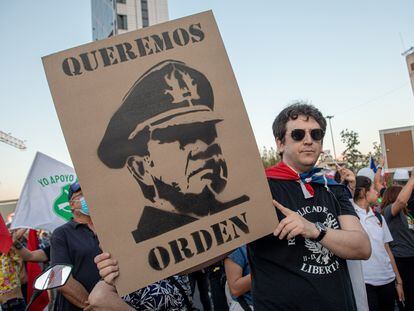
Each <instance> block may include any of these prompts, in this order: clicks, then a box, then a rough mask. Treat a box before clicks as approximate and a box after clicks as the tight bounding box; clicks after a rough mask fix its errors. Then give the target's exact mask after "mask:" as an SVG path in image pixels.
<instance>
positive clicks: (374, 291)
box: [354, 176, 404, 311]
mask: <svg viewBox="0 0 414 311" xmlns="http://www.w3.org/2000/svg"><path fill="white" fill-rule="evenodd" d="M377 199H378V192H377V190H375V187H374V183H373V182H372V181H371V179H369V178H368V177H366V176H357V178H356V187H355V192H354V207H355V211H356V212H357V214H358V216H359V219H360V222H361V225H362V227H363V228H364V229H365V231H366V232H367V234H368V237H369V240H370V242H371V248H372V253H371V256H370V257H369V259H368V260H364V261H362V271H363V275H364V281H365V286H366V289H367V296H368V305H369V310H370V311H376V310H381V311H382V310H384V311H387V310H389V311H392V310H394V302H395V301H394V297H395V289H396V291H397V294H398V300H399V301H404V291H403V288H402V286H401V284H402V280H401V276H400V274H399V272H398V268H397V265H396V263H395V260H394V256H393V254H392V252H391V249H390V246H389V242H391V241H392V240H393V238H392V236H391V233H390V230H389V229H388V226H387V223H386V222H385V219H384V217H383V216H382V215H381V214H380V213H378V212H376V211H373V210H372V209H371V206H372V205H374V204H375V203H376V202H377Z"/></svg>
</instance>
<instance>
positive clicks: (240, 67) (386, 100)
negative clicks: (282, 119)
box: [0, 0, 414, 201]
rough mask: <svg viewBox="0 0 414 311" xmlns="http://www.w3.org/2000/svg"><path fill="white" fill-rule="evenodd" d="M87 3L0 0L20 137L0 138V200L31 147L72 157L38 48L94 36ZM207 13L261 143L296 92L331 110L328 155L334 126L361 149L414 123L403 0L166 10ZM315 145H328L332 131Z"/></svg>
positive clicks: (412, 34) (9, 129) (3, 99)
mask: <svg viewBox="0 0 414 311" xmlns="http://www.w3.org/2000/svg"><path fill="white" fill-rule="evenodd" d="M90 6H91V3H90V1H89V0H70V1H69V0H67V1H63V0H42V1H29V0H25V1H23V0H14V1H0V38H1V40H2V43H1V47H2V48H1V49H0V64H1V66H0V68H1V74H0V131H3V132H6V133H11V134H12V135H13V136H15V137H17V138H20V139H23V140H25V141H26V145H27V150H25V151H21V150H18V149H16V148H13V147H11V146H9V145H7V144H4V143H1V142H0V201H1V200H7V199H16V198H18V197H19V195H20V191H21V189H22V187H23V183H24V181H25V178H26V176H27V174H28V172H29V169H30V166H31V163H32V161H33V159H34V156H35V154H36V152H37V151H40V152H43V153H45V154H47V155H49V156H51V157H53V158H55V159H57V160H59V161H62V162H64V163H66V164H69V165H72V162H71V159H70V156H69V152H68V149H67V147H66V143H65V140H64V137H63V133H62V130H61V128H60V124H59V121H58V118H57V115H56V111H55V108H54V105H53V101H52V98H51V95H50V91H49V88H48V84H47V81H46V78H45V74H44V70H43V66H42V62H41V57H42V56H46V55H49V54H52V53H55V52H59V51H61V50H65V49H68V48H71V47H75V46H78V45H81V44H85V43H88V42H90V41H91V40H92V27H91V7H90ZM206 10H213V13H214V15H215V18H216V20H217V24H218V26H219V29H220V32H221V35H222V37H223V40H224V44H225V47H226V50H227V53H228V55H229V58H230V61H231V64H232V67H233V70H234V72H235V75H236V78H237V81H238V84H239V87H240V90H241V93H242V95H243V99H244V103H245V106H246V109H247V112H248V115H249V118H250V122H251V124H252V127H253V131H254V134H255V137H256V141H257V145H258V147H259V148H260V149H262V148H263V147H267V148H270V147H274V145H275V144H274V139H273V136H272V131H271V126H272V122H273V119H274V118H275V116H276V115H277V114H278V112H279V111H280V110H281V109H283V108H284V107H285V106H286V105H288V104H289V103H292V102H293V101H295V100H307V101H309V102H311V103H312V104H314V105H315V106H317V107H318V108H319V109H320V110H321V111H322V112H323V114H324V115H333V116H334V118H333V119H332V127H333V135H334V140H335V145H336V149H337V153H340V152H342V151H343V149H344V146H343V144H342V143H341V142H340V135H339V133H340V131H341V130H343V129H346V128H348V129H352V130H354V131H356V132H357V133H359V136H360V141H361V145H360V148H359V149H360V150H361V151H362V152H363V153H366V152H368V151H369V150H371V147H372V143H373V142H375V141H377V142H379V132H378V131H379V130H380V129H388V128H394V127H402V126H410V125H414V96H413V91H412V88H411V85H410V81H409V76H408V71H407V66H406V63H405V58H404V57H403V56H402V55H401V53H402V52H404V51H405V50H407V49H408V48H410V47H412V46H414V19H413V18H412V12H413V11H414V2H413V1H412V0H401V1H400V0H396V1H386V0H367V1H359V0H348V1H328V0H313V1H309V0H293V1H281V0H256V1H242V0H237V1H236V0H225V1H223V0H215V1H207V0H204V1H201V0H199V1H196V0H191V1H190V0H169V16H170V19H176V18H180V17H184V16H187V15H191V14H195V13H199V12H202V11H206ZM80 135H81V133H80ZM327 135H330V132H328V133H327ZM327 138H328V137H327ZM235 139H237V138H235ZM240 139H242V137H240ZM324 149H330V150H332V143H331V140H330V137H329V139H325V143H324Z"/></svg>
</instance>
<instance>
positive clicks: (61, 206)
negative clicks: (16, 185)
mask: <svg viewBox="0 0 414 311" xmlns="http://www.w3.org/2000/svg"><path fill="white" fill-rule="evenodd" d="M75 181H76V174H75V171H74V169H73V168H72V167H70V166H68V165H66V164H64V163H62V162H59V161H57V160H55V159H53V158H51V157H49V156H47V155H45V154H43V153H41V152H37V153H36V156H35V158H34V160H33V163H32V166H31V168H30V170H29V174H28V175H27V177H26V181H25V183H24V186H23V189H22V192H21V194H20V198H19V201H18V202H17V207H16V212H15V217H14V219H13V222H12V225H11V228H12V229H14V228H32V229H44V230H48V231H53V230H54V229H55V228H57V227H59V226H60V225H62V224H64V223H65V222H66V221H67V220H69V219H70V218H71V217H72V213H71V211H70V207H69V203H68V197H67V194H68V188H69V186H70V184H72V183H73V182H75Z"/></svg>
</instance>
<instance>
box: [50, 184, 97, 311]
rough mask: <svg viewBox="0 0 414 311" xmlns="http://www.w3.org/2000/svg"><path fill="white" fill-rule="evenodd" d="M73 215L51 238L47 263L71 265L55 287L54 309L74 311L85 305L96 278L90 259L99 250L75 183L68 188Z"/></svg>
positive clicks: (95, 271)
mask: <svg viewBox="0 0 414 311" xmlns="http://www.w3.org/2000/svg"><path fill="white" fill-rule="evenodd" d="M68 199H69V205H70V208H71V211H72V213H73V218H72V219H71V220H70V221H68V222H67V223H66V224H64V225H62V226H60V227H58V228H57V229H56V230H55V231H54V232H53V234H52V237H51V264H52V265H53V264H67V265H72V266H73V270H72V276H71V277H70V279H69V280H68V282H67V283H66V284H65V286H63V287H61V288H59V289H58V296H57V298H56V303H55V310H59V311H62V310H63V311H68V310H71V311H72V310H73V311H78V310H82V309H83V308H85V307H87V306H88V303H87V300H88V295H89V293H90V292H91V291H92V289H93V287H94V286H95V284H96V283H97V282H98V281H99V280H100V276H99V271H98V269H97V267H96V264H95V263H94V258H95V256H97V255H98V254H100V253H101V252H102V251H101V250H100V248H99V241H98V238H97V236H96V234H95V229H94V226H93V223H92V220H91V217H90V216H89V209H88V205H87V204H86V201H85V198H84V197H83V194H82V189H81V186H80V184H79V182H75V183H73V184H72V185H70V187H69V192H68Z"/></svg>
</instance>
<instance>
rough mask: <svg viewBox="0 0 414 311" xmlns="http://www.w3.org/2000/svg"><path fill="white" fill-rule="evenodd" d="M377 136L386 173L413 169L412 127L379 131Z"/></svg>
mask: <svg viewBox="0 0 414 311" xmlns="http://www.w3.org/2000/svg"><path fill="white" fill-rule="evenodd" d="M379 134H380V139H381V148H382V154H383V155H385V168H386V171H387V172H394V171H395V170H396V169H397V168H403V169H407V170H411V169H412V168H413V167H414V126H406V127H397V128H392V129H386V130H380V131H379Z"/></svg>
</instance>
